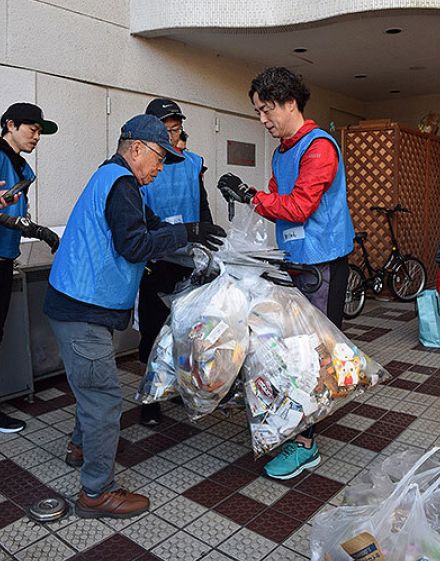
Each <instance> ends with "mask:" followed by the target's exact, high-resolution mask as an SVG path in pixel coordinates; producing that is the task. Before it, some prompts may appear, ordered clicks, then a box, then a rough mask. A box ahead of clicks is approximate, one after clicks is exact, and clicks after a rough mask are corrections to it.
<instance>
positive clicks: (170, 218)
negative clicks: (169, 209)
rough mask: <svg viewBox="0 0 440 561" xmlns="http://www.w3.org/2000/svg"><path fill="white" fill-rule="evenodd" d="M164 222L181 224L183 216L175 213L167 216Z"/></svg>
mask: <svg viewBox="0 0 440 561" xmlns="http://www.w3.org/2000/svg"><path fill="white" fill-rule="evenodd" d="M164 222H168V224H182V222H183V216H182V215H181V214H176V215H175V216H167V217H166V218H165V220H164Z"/></svg>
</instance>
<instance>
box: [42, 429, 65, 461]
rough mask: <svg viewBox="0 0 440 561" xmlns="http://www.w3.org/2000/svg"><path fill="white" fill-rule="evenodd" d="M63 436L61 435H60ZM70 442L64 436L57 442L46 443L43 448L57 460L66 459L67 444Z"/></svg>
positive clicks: (56, 440)
mask: <svg viewBox="0 0 440 561" xmlns="http://www.w3.org/2000/svg"><path fill="white" fill-rule="evenodd" d="M60 434H61V433H60ZM68 442H69V438H67V437H66V435H65V434H63V435H62V436H61V437H60V438H57V439H55V440H51V441H50V442H44V443H43V444H41V448H44V449H45V450H47V451H48V452H50V453H51V454H53V455H54V456H56V457H57V458H62V459H64V458H65V457H66V449H67V443H68Z"/></svg>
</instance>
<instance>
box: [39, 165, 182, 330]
mask: <svg viewBox="0 0 440 561" xmlns="http://www.w3.org/2000/svg"><path fill="white" fill-rule="evenodd" d="M108 163H115V164H118V165H120V166H124V167H126V168H127V169H130V168H129V166H128V164H127V162H126V161H125V160H124V158H123V157H122V156H121V155H120V154H115V155H114V156H113V157H112V158H111V159H110V160H107V161H106V162H104V163H103V164H102V165H106V164H108ZM105 217H106V220H107V222H108V224H109V226H110V229H111V232H112V238H113V243H114V246H115V249H116V251H117V252H118V253H119V254H120V255H122V256H123V257H125V258H126V259H127V261H130V262H132V263H139V262H142V261H147V260H150V259H154V258H155V256H157V253H160V254H163V250H164V249H165V248H167V247H169V246H170V236H171V237H172V238H173V240H172V244H171V245H175V244H176V242H177V243H178V244H179V245H180V246H182V247H183V246H184V245H185V244H186V243H187V235H186V229H185V226H184V225H183V224H168V223H166V222H161V221H160V218H159V217H158V216H156V215H155V214H154V213H153V211H152V210H151V209H150V208H149V207H147V206H144V207H143V203H142V200H141V197H140V195H139V185H138V183H137V181H136V179H135V178H134V177H133V176H124V177H121V178H119V179H118V180H116V181H115V183H114V185H113V187H112V189H111V191H110V193H109V196H108V199H107V204H106V208H105ZM145 228H147V230H148V232H149V234H150V235H149V236H148V237H146V236H145ZM44 312H45V313H46V314H47V315H48V316H49V317H50V318H52V319H55V320H58V321H78V322H87V323H95V324H98V325H103V326H105V327H108V328H109V329H112V330H113V329H117V330H123V329H125V328H126V327H127V326H128V324H129V322H130V314H131V311H130V310H109V309H107V308H101V307H99V306H95V305H93V304H87V303H85V302H80V301H78V300H74V299H72V298H69V297H68V296H66V295H65V294H62V293H61V292H59V291H57V290H55V289H54V288H53V287H52V286H51V285H49V288H48V290H47V294H46V300H45V303H44Z"/></svg>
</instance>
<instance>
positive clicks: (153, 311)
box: [138, 98, 215, 425]
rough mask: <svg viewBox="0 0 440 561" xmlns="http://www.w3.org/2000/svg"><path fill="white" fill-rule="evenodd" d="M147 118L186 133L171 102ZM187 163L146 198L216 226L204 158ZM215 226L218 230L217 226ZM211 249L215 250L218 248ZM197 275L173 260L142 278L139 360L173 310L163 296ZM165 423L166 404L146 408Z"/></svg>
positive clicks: (162, 213) (158, 102) (156, 106)
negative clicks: (163, 410) (162, 407)
mask: <svg viewBox="0 0 440 561" xmlns="http://www.w3.org/2000/svg"><path fill="white" fill-rule="evenodd" d="M145 113H146V114H147V115H155V116H156V117H158V118H159V119H160V120H161V121H162V123H163V124H164V125H165V127H166V128H167V131H168V135H169V139H170V143H171V145H172V146H173V147H174V148H176V149H178V148H177V144H178V142H179V140H180V139H181V137H182V134H186V133H184V131H183V126H182V125H183V120H184V119H185V118H186V117H185V115H184V114H183V113H182V110H181V108H180V107H179V106H178V105H177V103H176V102H174V101H173V100H171V99H163V98H156V99H153V100H152V101H151V102H150V103H149V104H148V106H147V109H146V110H145ZM180 152H181V153H182V156H183V157H184V159H183V160H182V161H181V162H179V163H178V164H177V165H175V166H169V167H167V168H165V169H164V171H163V173H161V174H160V176H159V177H157V178H156V179H155V180H154V182H153V183H151V184H150V185H145V186H144V187H142V188H141V194H142V198H143V200H144V201H145V204H146V205H148V206H149V207H150V208H151V209H152V210H153V211H154V213H155V214H157V215H158V216H159V217H160V219H161V220H165V221H167V222H171V223H176V222H183V223H188V222H199V221H202V222H206V223H211V224H212V216H211V211H210V208H209V203H208V196H207V193H206V190H205V187H204V184H203V173H204V172H205V171H206V167H205V166H204V165H203V158H201V156H199V155H198V154H195V153H194V152H190V151H189V150H184V151H182V150H180ZM213 227H215V226H213ZM211 249H215V246H212V248H211ZM190 274H191V269H188V268H187V267H182V266H180V265H177V264H174V263H169V262H167V261H157V262H155V263H152V264H151V265H150V266H149V267H148V269H147V270H146V271H145V273H144V276H143V277H142V281H141V285H140V289H139V305H138V318H139V331H140V334H141V340H140V344H139V360H140V361H141V362H143V363H147V362H148V356H149V354H150V351H151V348H152V346H153V343H154V340H155V339H156V337H157V335H158V333H159V331H160V329H161V327H162V325H163V323H164V322H165V320H166V318H167V316H168V314H169V309H168V308H167V307H166V306H165V304H164V303H163V301H162V299H161V298H160V296H159V295H158V293H165V294H169V293H171V292H173V290H174V287H175V285H176V283H177V282H179V281H181V280H182V279H183V278H185V277H188V276H189V275H190ZM159 421H160V404H159V403H152V404H150V405H143V406H142V410H141V423H142V424H145V425H148V424H155V423H158V422H159Z"/></svg>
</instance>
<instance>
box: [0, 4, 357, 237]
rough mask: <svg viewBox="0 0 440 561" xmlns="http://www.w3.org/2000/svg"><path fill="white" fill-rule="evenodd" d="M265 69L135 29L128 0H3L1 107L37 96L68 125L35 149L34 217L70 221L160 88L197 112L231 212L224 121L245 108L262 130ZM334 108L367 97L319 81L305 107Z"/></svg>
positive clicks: (315, 110) (198, 133) (213, 172)
mask: <svg viewBox="0 0 440 561" xmlns="http://www.w3.org/2000/svg"><path fill="white" fill-rule="evenodd" d="M260 70H261V68H260V67H258V66H255V65H248V64H244V63H243V64H241V63H239V62H237V61H233V60H227V59H225V58H222V57H219V56H217V55H216V54H215V53H212V52H206V51H203V52H202V51H200V50H196V49H194V48H190V47H188V46H185V45H184V44H182V43H180V42H176V41H171V40H167V39H152V40H147V39H143V38H139V37H134V36H132V35H130V32H129V1H128V0H106V1H105V2H98V1H96V0H45V1H44V2H43V1H40V0H12V1H9V2H6V1H4V0H3V1H0V84H1V91H2V96H1V105H2V108H1V110H4V108H6V107H7V106H8V105H9V104H10V103H13V102H15V101H30V102H35V103H38V104H40V105H41V106H42V108H43V110H44V112H45V114H46V116H47V117H48V118H50V119H54V120H55V121H57V122H58V123H59V126H60V130H59V132H58V133H57V134H56V135H54V136H52V137H43V138H42V140H41V142H40V144H39V146H38V149H37V150H36V153H35V155H32V157H31V158H30V163H31V165H32V166H33V167H34V169H35V170H36V173H37V176H38V181H37V182H36V185H35V189H34V192H33V195H32V197H31V205H32V209H33V218H34V219H35V220H37V221H39V222H41V223H44V224H47V225H49V226H58V225H63V224H65V222H66V220H67V218H68V216H69V214H70V211H71V209H72V207H73V204H74V203H75V201H76V199H77V197H78V195H79V194H80V192H81V190H82V188H83V186H84V184H85V182H86V180H87V178H88V177H89V176H90V174H91V173H92V171H93V170H94V169H95V168H96V166H97V165H99V164H100V163H101V162H102V161H103V160H104V159H105V157H107V156H108V155H110V154H111V153H113V151H114V149H115V146H116V140H117V137H118V133H119V128H120V126H121V124H122V123H123V122H124V121H125V120H127V119H128V118H130V117H131V116H133V115H134V114H136V113H141V112H143V111H144V109H145V106H146V104H147V103H148V101H149V99H151V97H152V96H156V95H160V96H169V97H172V98H174V99H176V100H177V101H178V102H179V103H181V105H182V108H183V110H184V111H185V113H186V114H187V115H188V120H187V123H186V124H185V126H186V129H187V130H188V132H189V134H190V148H191V149H193V150H194V151H196V152H199V153H201V154H202V155H204V157H205V160H206V163H207V165H208V168H209V171H208V173H207V175H206V183H207V187H208V191H209V195H210V199H211V201H212V206H213V208H214V211H215V213H216V215H217V217H218V216H219V215H220V214H224V213H225V212H226V209H225V205H224V204H220V202H219V200H218V197H217V193H216V189H215V184H216V180H217V177H218V174H217V169H219V170H220V169H224V167H223V166H224V162H218V161H217V160H218V154H219V153H221V151H220V150H219V147H218V141H217V139H218V137H219V135H217V133H216V128H218V123H221V119H222V116H228V115H236V116H241V117H242V118H245V119H246V120H248V121H249V122H250V123H253V124H254V126H255V127H256V128H258V131H259V130H260V129H259V127H260V125H259V124H258V122H257V120H256V118H255V115H254V112H253V108H252V106H251V104H250V102H249V99H248V97H247V91H248V89H249V85H250V81H251V79H252V78H253V77H254V75H255V74H256V73H257V72H259V71H260ZM334 109H336V110H338V111H342V112H344V111H345V112H348V113H355V114H361V115H362V114H363V112H364V104H363V103H361V102H358V101H356V100H354V99H351V98H348V97H345V96H341V95H339V94H335V93H333V92H329V91H326V90H323V89H321V88H316V87H313V86H312V99H311V101H310V106H309V107H308V109H307V112H306V117H308V118H315V119H316V120H317V121H318V122H319V123H320V124H321V125H322V126H323V127H325V128H327V127H328V124H329V121H330V120H331V114H332V110H334ZM247 128H248V127H247ZM239 129H240V127H237V137H236V138H235V139H236V140H239V137H240V130H239ZM256 130H257V129H256ZM256 136H257V137H258V138H259V139H260V140H259V142H264V150H262V151H261V153H263V154H264V157H265V160H266V161H265V166H264V172H262V173H261V177H259V178H258V179H259V180H258V183H259V185H258V186H259V187H263V186H264V185H265V184H266V182H267V179H268V177H269V175H270V160H271V153H272V150H273V146H274V141H273V140H272V139H271V138H270V137H269V135H267V134H266V135H263V136H262V135H261V134H257V133H256ZM261 138H263V140H261ZM221 173H223V171H222V172H221ZM223 218H224V217H223Z"/></svg>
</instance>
